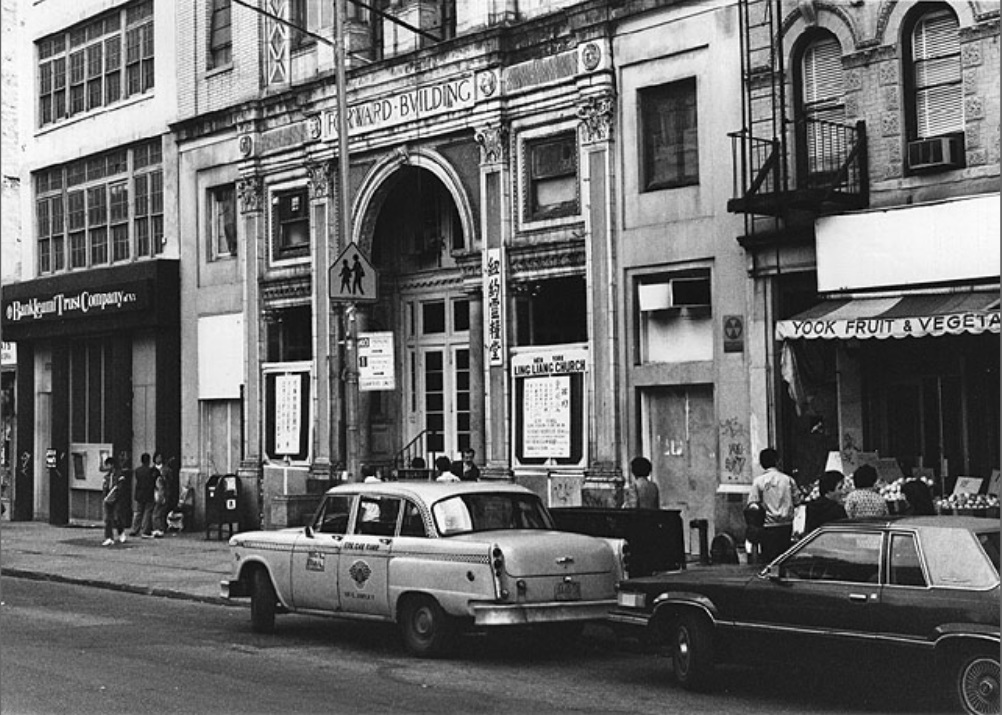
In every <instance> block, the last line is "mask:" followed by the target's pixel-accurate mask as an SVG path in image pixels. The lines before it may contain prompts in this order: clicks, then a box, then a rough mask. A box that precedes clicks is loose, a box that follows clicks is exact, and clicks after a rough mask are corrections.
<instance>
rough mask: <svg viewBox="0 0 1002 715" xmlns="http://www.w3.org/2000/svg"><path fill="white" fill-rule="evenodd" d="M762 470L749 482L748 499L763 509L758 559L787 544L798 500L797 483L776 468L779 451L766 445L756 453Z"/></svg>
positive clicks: (770, 556) (774, 553)
mask: <svg viewBox="0 0 1002 715" xmlns="http://www.w3.org/2000/svg"><path fill="white" fill-rule="evenodd" d="M758 462H759V464H760V465H762V469H764V470H765V472H764V473H762V474H760V475H759V476H757V477H755V481H753V482H752V488H751V493H750V494H749V495H748V501H749V502H757V503H759V504H761V505H762V508H763V509H764V510H765V524H764V528H763V530H762V560H763V561H764V562H765V563H768V562H770V561H772V560H773V559H774V558H776V557H777V556H779V555H780V554H781V553H783V552H784V551H786V550H787V549H788V548H790V543H791V541H792V537H793V508H794V507H795V506H797V505H798V504H800V501H801V493H800V487H799V486H797V483H796V482H795V481H794V479H793V477H791V476H790V475H789V474H784V473H783V472H781V471H779V453H778V452H777V451H776V450H775V449H773V448H772V447H766V448H765V449H763V450H762V451H761V452H759V455H758Z"/></svg>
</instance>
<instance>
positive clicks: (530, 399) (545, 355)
mask: <svg viewBox="0 0 1002 715" xmlns="http://www.w3.org/2000/svg"><path fill="white" fill-rule="evenodd" d="M510 364H511V376H512V383H513V388H514V389H513V390H512V400H513V405H512V407H513V409H512V413H513V416H514V419H513V420H512V442H513V444H514V456H515V464H516V465H517V466H520V467H525V466H543V465H553V466H565V467H571V466H575V467H576V466H583V465H584V463H585V458H586V455H585V446H586V443H587V439H586V434H585V431H586V430H587V420H586V419H585V415H586V413H585V409H586V406H585V402H586V400H585V375H586V373H587V370H588V351H587V349H586V348H580V347H576V346H574V347H568V348H566V349H560V348H559V347H552V348H546V349H534V350H523V351H520V352H519V353H518V354H517V355H513V356H512V357H511V362H510Z"/></svg>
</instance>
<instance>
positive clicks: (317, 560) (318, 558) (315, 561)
mask: <svg viewBox="0 0 1002 715" xmlns="http://www.w3.org/2000/svg"><path fill="white" fill-rule="evenodd" d="M306 570H307V571H323V570H324V552H323V551H311V552H309V553H308V554H307V555H306Z"/></svg>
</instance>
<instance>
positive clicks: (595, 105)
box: [578, 95, 616, 143]
mask: <svg viewBox="0 0 1002 715" xmlns="http://www.w3.org/2000/svg"><path fill="white" fill-rule="evenodd" d="M615 111H616V103H615V101H614V97H613V96H612V95H603V96H600V97H591V98H589V99H587V100H586V101H585V102H584V104H581V105H578V119H580V120H581V124H582V126H583V127H584V140H585V142H586V143H588V142H601V141H608V140H609V139H611V138H612V126H613V125H612V122H613V115H614V114H615Z"/></svg>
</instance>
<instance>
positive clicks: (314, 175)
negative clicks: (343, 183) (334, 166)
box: [306, 161, 331, 199]
mask: <svg viewBox="0 0 1002 715" xmlns="http://www.w3.org/2000/svg"><path fill="white" fill-rule="evenodd" d="M306 174H307V176H309V180H310V198H311V199H325V198H327V197H328V196H330V190H331V167H330V164H329V163H328V162H326V161H322V162H319V163H315V162H311V163H309V164H307V165H306Z"/></svg>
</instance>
